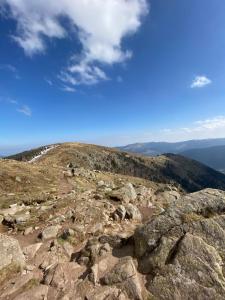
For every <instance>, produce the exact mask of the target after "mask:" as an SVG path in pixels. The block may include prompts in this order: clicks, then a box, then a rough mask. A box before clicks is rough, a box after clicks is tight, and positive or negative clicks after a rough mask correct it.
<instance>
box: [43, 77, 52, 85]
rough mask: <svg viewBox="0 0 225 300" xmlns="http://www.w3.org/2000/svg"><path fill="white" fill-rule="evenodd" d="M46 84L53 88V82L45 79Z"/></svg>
mask: <svg viewBox="0 0 225 300" xmlns="http://www.w3.org/2000/svg"><path fill="white" fill-rule="evenodd" d="M45 82H47V84H48V85H50V86H53V82H52V80H50V79H48V78H45Z"/></svg>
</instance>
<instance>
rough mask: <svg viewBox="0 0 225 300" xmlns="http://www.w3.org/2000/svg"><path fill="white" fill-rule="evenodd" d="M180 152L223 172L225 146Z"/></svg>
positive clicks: (224, 169)
mask: <svg viewBox="0 0 225 300" xmlns="http://www.w3.org/2000/svg"><path fill="white" fill-rule="evenodd" d="M181 154H182V155H184V156H186V157H189V158H191V159H195V160H198V161H199V162H202V163H203V164H205V165H207V166H209V167H211V168H213V169H216V170H218V171H220V172H223V173H225V146H215V147H209V148H203V149H191V150H187V151H184V152H182V153H181Z"/></svg>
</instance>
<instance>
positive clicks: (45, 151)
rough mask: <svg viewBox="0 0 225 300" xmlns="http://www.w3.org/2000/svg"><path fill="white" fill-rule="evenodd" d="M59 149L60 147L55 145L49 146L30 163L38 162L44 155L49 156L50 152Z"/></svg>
mask: <svg viewBox="0 0 225 300" xmlns="http://www.w3.org/2000/svg"><path fill="white" fill-rule="evenodd" d="M56 147H58V145H53V146H49V147H45V149H44V150H42V151H41V152H40V153H39V154H38V155H36V156H34V157H33V158H32V159H31V160H29V161H28V162H29V163H33V162H36V161H37V160H39V158H41V157H42V156H43V155H45V154H47V153H48V152H49V151H50V150H52V149H54V148H56Z"/></svg>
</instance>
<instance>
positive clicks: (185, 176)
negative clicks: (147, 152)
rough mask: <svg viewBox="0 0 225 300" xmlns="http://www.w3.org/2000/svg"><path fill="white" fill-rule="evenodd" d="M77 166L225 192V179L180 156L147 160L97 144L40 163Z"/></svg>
mask: <svg viewBox="0 0 225 300" xmlns="http://www.w3.org/2000/svg"><path fill="white" fill-rule="evenodd" d="M70 162H72V163H73V164H74V165H75V166H77V167H84V168H87V169H90V170H94V169H95V170H101V171H107V172H112V173H117V174H123V175H130V176H135V177H141V178H145V179H148V180H152V181H155V182H162V183H174V184H176V185H181V187H182V188H183V189H184V190H186V191H187V192H193V191H197V190H200V189H203V188H206V187H210V188H218V189H223V190H225V176H224V175H223V174H221V173H219V172H216V171H214V170H213V169H211V168H208V167H206V166H204V165H202V164H200V163H198V162H196V161H193V160H190V159H187V158H184V157H182V156H177V155H172V154H171V155H162V156H157V157H144V156H138V155H133V154H128V153H125V152H121V151H118V150H115V149H111V148H106V147H100V146H95V145H87V144H79V143H65V144H61V145H59V146H58V147H57V148H55V149H53V150H51V151H50V152H48V153H47V154H46V155H44V156H43V157H42V158H41V159H40V160H39V161H38V164H40V165H41V164H43V165H44V166H49V167H48V168H51V166H61V167H65V166H66V165H67V164H68V163H70Z"/></svg>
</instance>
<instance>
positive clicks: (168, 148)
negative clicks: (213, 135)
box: [118, 138, 225, 156]
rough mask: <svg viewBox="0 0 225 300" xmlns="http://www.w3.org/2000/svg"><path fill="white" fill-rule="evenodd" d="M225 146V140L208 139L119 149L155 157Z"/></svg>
mask: <svg viewBox="0 0 225 300" xmlns="http://www.w3.org/2000/svg"><path fill="white" fill-rule="evenodd" d="M221 145H223V146H224V145H225V139H224V138H221V139H206V140H190V141H183V142H177V143H166V142H150V143H136V144H130V145H127V146H123V147H118V149H120V150H122V151H127V152H132V153H140V154H143V155H148V156H155V155H159V154H163V153H174V154H178V153H182V152H183V151H187V150H190V149H200V148H207V147H214V146H221Z"/></svg>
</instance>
